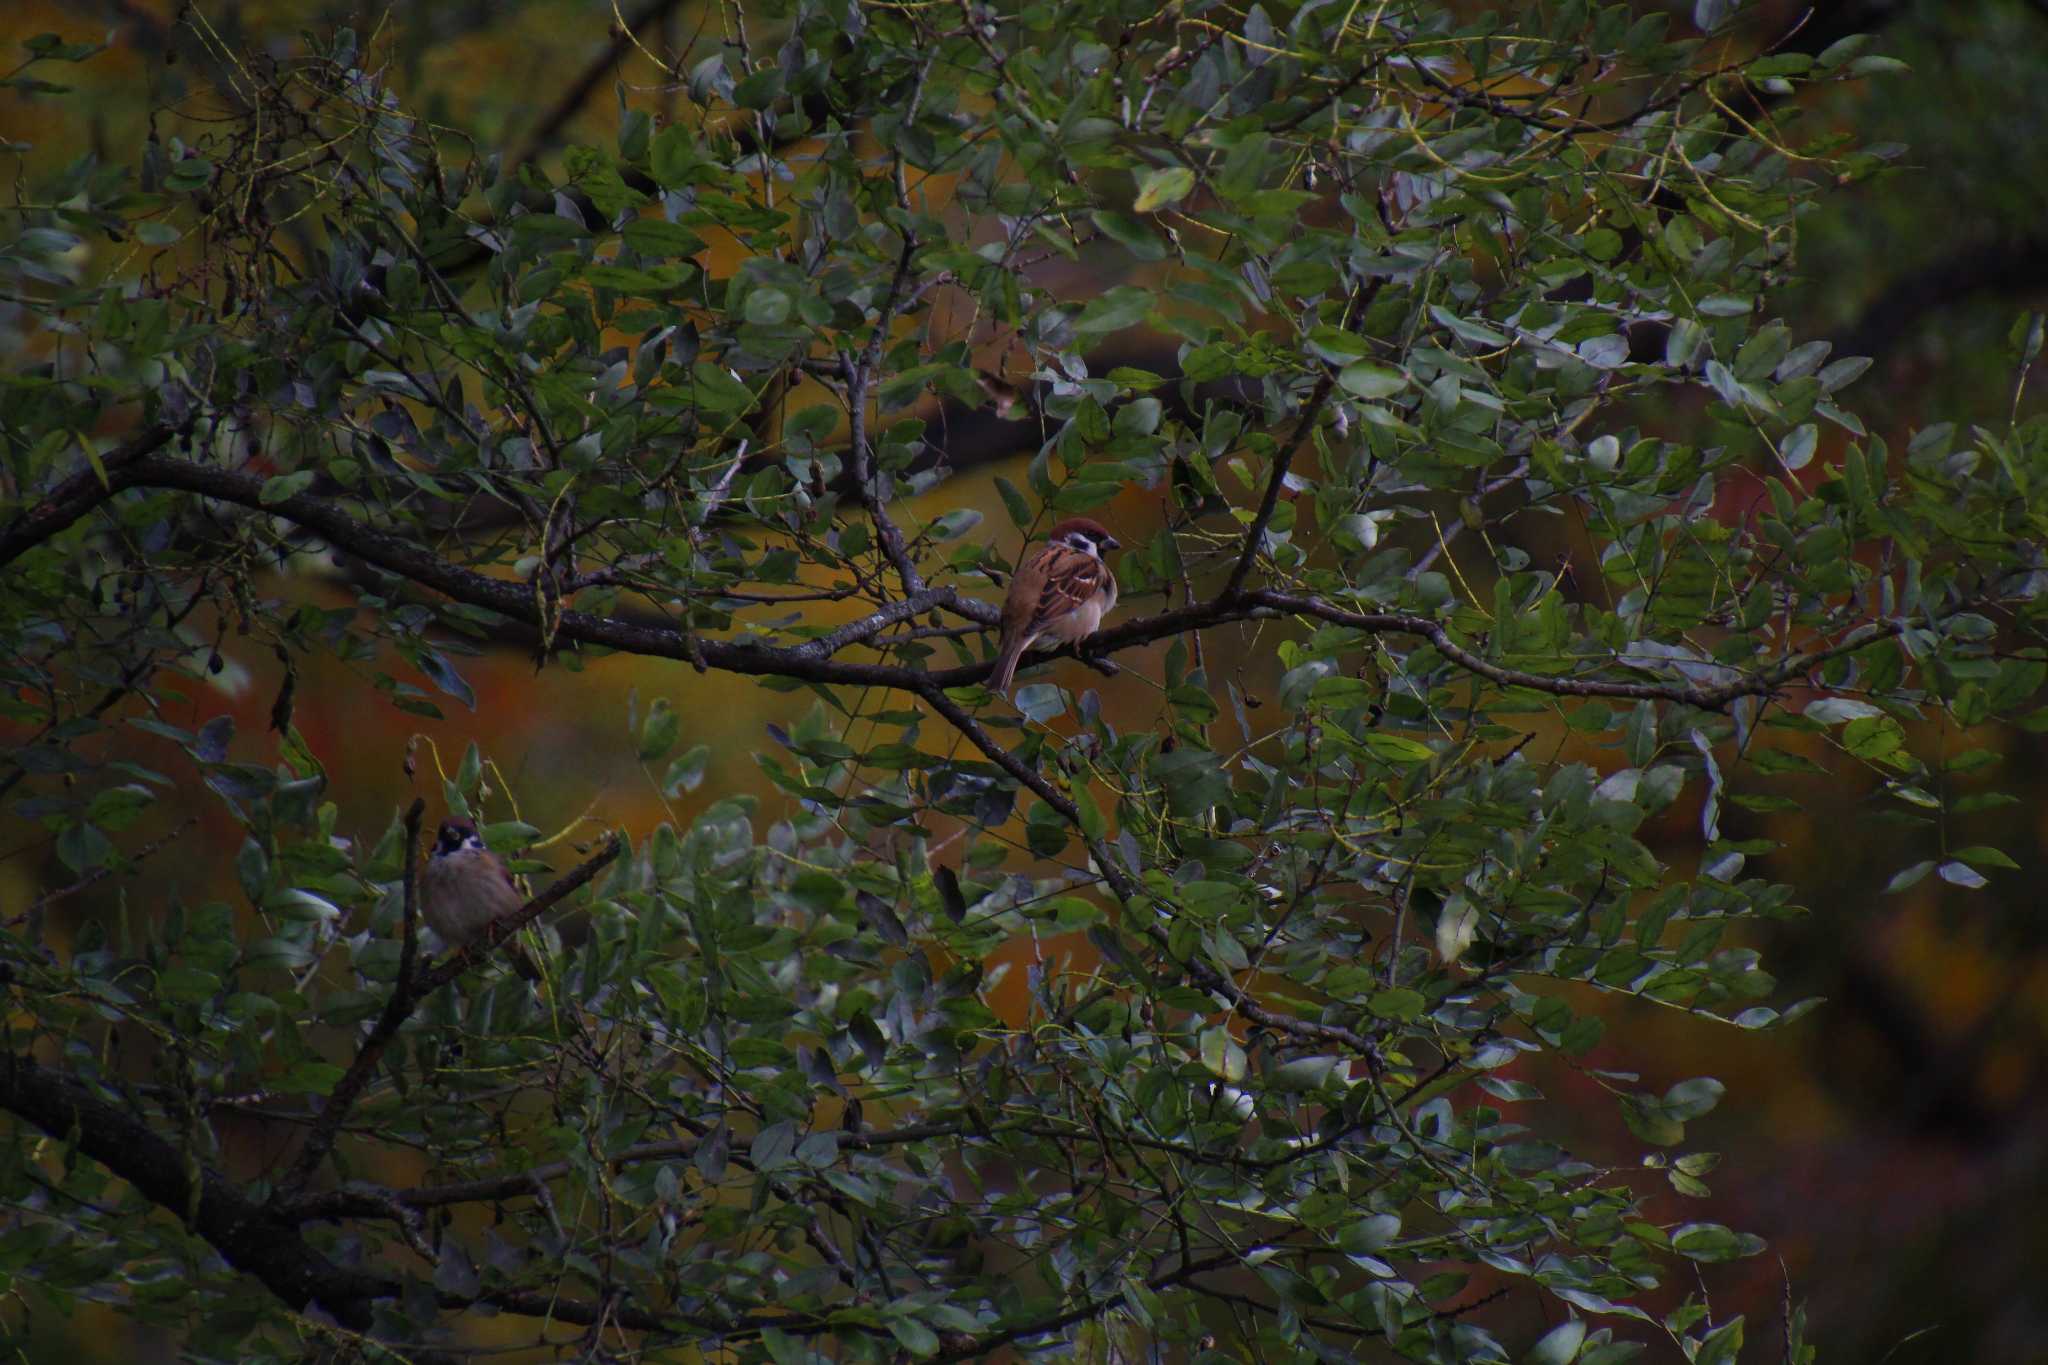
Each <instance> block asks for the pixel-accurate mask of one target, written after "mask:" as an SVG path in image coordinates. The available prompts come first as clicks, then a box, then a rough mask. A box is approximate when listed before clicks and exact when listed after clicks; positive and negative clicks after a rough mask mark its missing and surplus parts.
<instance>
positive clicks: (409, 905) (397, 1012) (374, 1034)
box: [271, 800, 625, 1208]
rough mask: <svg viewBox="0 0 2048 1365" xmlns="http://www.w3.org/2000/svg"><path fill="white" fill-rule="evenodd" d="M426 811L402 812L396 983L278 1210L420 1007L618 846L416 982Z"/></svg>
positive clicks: (323, 1154)
mask: <svg viewBox="0 0 2048 1365" xmlns="http://www.w3.org/2000/svg"><path fill="white" fill-rule="evenodd" d="M425 809H426V802H424V801H417V800H416V801H414V802H413V803H412V808H411V809H410V810H408V811H407V812H406V815H405V947H404V949H403V951H402V953H401V955H400V959H399V973H398V980H397V981H396V982H395V983H394V984H393V985H392V987H391V995H390V997H389V998H388V999H387V1000H386V1001H385V1002H384V1012H383V1013H382V1014H381V1015H379V1016H378V1018H377V1022H376V1024H375V1025H374V1026H372V1027H371V1029H370V1032H369V1034H368V1036H366V1037H365V1038H364V1039H363V1041H362V1044H361V1046H359V1047H358V1048H357V1049H356V1056H355V1060H354V1061H353V1062H351V1063H350V1064H349V1068H348V1071H347V1072H346V1073H345V1074H344V1075H343V1076H342V1078H341V1079H340V1080H339V1081H337V1082H335V1085H334V1089H333V1090H332V1091H330V1092H329V1093H328V1096H327V1103H326V1104H324V1105H322V1106H321V1108H320V1117H319V1119H318V1120H317V1121H316V1122H315V1123H314V1125H313V1130H312V1132H310V1133H309V1134H307V1136H306V1143H305V1146H303V1147H301V1148H300V1149H299V1156H298V1159H297V1161H295V1162H294V1163H293V1164H292V1168H291V1171H290V1172H289V1173H288V1174H287V1175H286V1176H285V1178H284V1179H283V1180H281V1181H280V1182H278V1186H277V1191H276V1193H275V1194H274V1195H272V1197H271V1203H272V1204H273V1205H274V1206H277V1207H280V1208H283V1207H288V1206H289V1205H291V1204H292V1203H293V1201H295V1200H296V1199H297V1197H298V1195H299V1193H300V1191H302V1190H303V1189H305V1187H306V1182H307V1181H308V1180H310V1179H311V1178H312V1175H313V1172H314V1171H315V1170H317V1169H318V1168H319V1166H320V1163H321V1162H322V1161H324V1160H326V1158H327V1155H328V1153H330V1152H332V1151H333V1150H334V1143H335V1139H336V1138H337V1137H338V1136H339V1134H340V1131H341V1125H342V1123H343V1122H344V1121H345V1120H346V1119H347V1118H348V1115H349V1111H350V1110H351V1109H353V1108H354V1107H355V1104H356V1101H357V1100H359V1099H361V1098H362V1093H363V1091H364V1089H365V1088H366V1087H367V1086H368V1085H369V1083H370V1079H371V1077H372V1076H373V1075H375V1073H376V1070H377V1063H378V1062H379V1061H381V1060H382V1059H383V1056H384V1050H385V1049H386V1048H387V1047H389V1046H390V1044H391V1040H392V1038H393V1037H395V1036H396V1035H397V1033H398V1030H399V1028H400V1027H401V1026H402V1025H403V1024H404V1023H405V1021H406V1020H407V1019H408V1018H409V1017H411V1015H412V1012H413V1010H414V1009H416V1008H417V1007H418V1006H419V1004H420V1002H421V1001H422V1000H425V999H426V998H427V997H428V996H430V995H432V994H433V993H434V992H435V991H438V990H440V989H441V988H442V987H444V986H446V985H447V984H448V983H449V982H451V981H453V980H455V979H456V978H457V977H459V976H461V975H462V974H463V973H464V972H466V971H468V970H469V969H470V968H471V967H473V966H475V965H476V964H477V963H479V962H482V961H483V960H484V959H485V958H488V957H489V956H490V955H491V954H492V953H494V952H496V951H497V949H498V947H499V945H500V944H502V943H504V941H505V940H506V939H508V938H510V937H512V935H514V934H516V933H518V932H519V930H521V929H523V928H524V927H526V926H527V925H528V924H531V923H532V922H533V921H534V920H536V919H538V918H540V916H541V915H543V914H545V913H546V912H547V910H548V909H549V907H551V906H553V905H555V904H556V903H557V902H559V901H561V900H563V899H564V898H565V897H567V896H569V895H571V894H573V893H574V892H576V891H577V890H579V889H580V888H582V887H583V886H584V885H586V884H587V883H588V882H589V881H590V879H591V878H593V877H595V876H596V875H597V874H598V873H599V872H600V871H602V870H603V869H604V868H605V867H606V865H608V864H609V863H610V862H611V861H612V860H613V859H615V858H617V857H618V856H619V853H620V851H621V850H622V849H624V847H625V844H624V843H623V842H622V841H621V840H620V839H619V838H618V836H616V835H614V836H612V838H610V839H609V840H608V841H606V843H605V846H604V847H603V848H601V849H599V850H598V851H597V853H596V854H594V855H593V856H591V857H590V858H587V859H585V860H584V861H583V862H581V863H579V864H578V865H577V866H576V867H575V868H574V869H572V870H571V871H569V872H567V873H565V874H564V875H563V876H561V877H558V878H556V879H555V881H554V883H553V884H552V885H550V886H549V887H548V889H547V890H545V891H543V892H541V893H540V894H539V895H538V896H535V897H534V898H533V899H532V900H529V901H528V902H527V903H526V904H525V905H523V906H521V907H520V908H519V909H517V910H515V911H513V912H512V913H511V914H509V915H503V916H500V917H499V918H497V919H495V920H493V921H491V923H490V925H489V926H488V927H487V928H486V929H485V930H484V932H483V933H481V934H478V935H477V936H476V937H475V938H473V939H471V940H470V941H469V942H468V943H467V944H465V945H464V946H463V947H462V948H460V949H459V950H457V951H456V952H453V953H450V954H449V955H448V956H447V957H445V958H443V959H442V960H441V961H440V963H438V964H437V965H435V966H433V967H430V968H428V969H427V970H426V971H424V972H422V973H420V974H419V975H418V976H417V977H415V976H414V975H413V972H412V964H413V959H414V955H415V952H416V941H415V938H414V920H415V917H416V916H417V913H418V876H419V870H418V863H419V833H420V815H421V813H422V812H423V811H424V810H425Z"/></svg>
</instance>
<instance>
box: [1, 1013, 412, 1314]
mask: <svg viewBox="0 0 2048 1365" xmlns="http://www.w3.org/2000/svg"><path fill="white" fill-rule="evenodd" d="M0 1108H5V1109H6V1110H8V1111H9V1112H10V1113H13V1114H15V1115H17V1116H19V1117H20V1118H23V1119H25V1120H27V1121H28V1122H30V1123H32V1124H34V1125H35V1126H36V1127H38V1128H40V1129H42V1130H43V1131H44V1132H46V1133H48V1134H49V1135H50V1136H51V1137H53V1138H55V1139H57V1140H58V1141H59V1142H63V1143H68V1144H72V1145H74V1146H75V1148H76V1150H78V1151H80V1152H83V1153H84V1154H85V1155H86V1156H89V1157H91V1158H92V1159H93V1160H94V1161H97V1162H99V1163H100V1164H101V1165H102V1166H105V1167H106V1168H107V1169H108V1170H110V1171H112V1172H113V1173H114V1174H115V1175H118V1176H119V1177H121V1179H123V1180H125V1181H127V1182H128V1183H129V1184H131V1185H133V1186H134V1187H135V1188H136V1190H137V1191H138V1192H140V1193H141V1194H142V1196H143V1197H144V1198H146V1199H148V1200H149V1201H150V1202H151V1203H153V1204H156V1205H157V1206H159V1207H160V1208H164V1209H167V1210H170V1211H171V1212H173V1213H176V1214H178V1215H179V1216H180V1217H181V1218H182V1219H183V1221H184V1223H185V1225H186V1226H187V1227H188V1228H190V1229H191V1230H192V1232H193V1233H195V1234H196V1235H198V1236H199V1237H202V1238H204V1239H205V1240H206V1242H207V1243H208V1244H209V1245H211V1246H212V1247H213V1248H214V1249H215V1250H216V1251H218V1252H219V1253H220V1254H221V1256H222V1258H223V1259H225V1260H226V1261H227V1263H228V1264H229V1265H231V1266H233V1267H234V1268H235V1269H237V1270H239V1271H242V1272H244V1273H245V1274H249V1275H252V1276H254V1277H255V1278H256V1279H258V1280H260V1281H261V1282H262V1283H263V1285H264V1287H265V1288H267V1289H268V1290H270V1292H271V1293H273V1294H275V1295H277V1297H278V1298H279V1299H281V1300H283V1301H284V1302H285V1303H288V1304H290V1305H291V1306H292V1307H293V1308H296V1309H299V1310H301V1311H304V1310H305V1309H307V1308H310V1307H311V1306H313V1305H314V1304H318V1305H319V1306H320V1307H322V1308H324V1309H326V1310H327V1311H328V1312H329V1313H332V1314H333V1315H334V1318H335V1320H336V1321H338V1322H340V1323H341V1324H342V1325H343V1326H344V1327H348V1328H350V1329H351V1330H354V1331H359V1332H360V1331H367V1330H368V1329H369V1327H370V1325H371V1315H370V1301H371V1300H372V1299H376V1298H384V1297H389V1296H390V1295H393V1294H395V1293H397V1292H398V1289H397V1286H396V1285H395V1284H393V1283H392V1282H390V1281H388V1280H384V1279H381V1278H379V1277H376V1276H372V1275H366V1274H363V1273H362V1272H360V1271H355V1270H348V1269H344V1268H343V1267H341V1266H339V1265H336V1264H335V1263H334V1262H332V1261H330V1260H328V1259H327V1258H326V1257H325V1256H323V1255H321V1254H320V1253H319V1252H318V1251H316V1250H315V1249H314V1248H313V1247H312V1246H310V1245H309V1244H308V1243H307V1242H306V1240H305V1238H304V1237H303V1236H302V1235H301V1233H300V1231H299V1228H298V1226H297V1225H296V1224H295V1223H294V1222H293V1221H292V1220H291V1219H289V1218H287V1217H285V1216H283V1215H282V1214H281V1213H280V1212H279V1211H277V1210H275V1209H272V1208H268V1207H266V1206H264V1205H262V1204H258V1203H257V1202H256V1201H254V1200H252V1199H250V1198H248V1197H247V1196H245V1195H244V1194H242V1192H241V1191H240V1190H238V1189H236V1188H235V1187H234V1186H232V1185H230V1184H229V1183H228V1182H227V1181H226V1180H225V1179H224V1178H223V1177H221V1176H220V1175H219V1174H218V1173H217V1172H215V1171H213V1170H211V1169H209V1168H207V1167H205V1166H202V1165H199V1164H198V1163H196V1162H191V1161H188V1157H187V1153H186V1152H184V1151H183V1150H181V1149H180V1148H179V1147H177V1146H176V1145H175V1144H173V1143H172V1142H170V1141H169V1140H167V1139H166V1138H164V1137H162V1136H160V1135H159V1134H158V1133H157V1132H156V1131H155V1130H154V1129H152V1128H151V1127H150V1126H149V1125H148V1124H146V1123H144V1122H143V1121H142V1120H141V1119H140V1118H138V1117H136V1116H135V1115H134V1114H132V1113H130V1112H129V1111H128V1110H126V1109H123V1108H120V1107H118V1106H116V1105H114V1104H111V1103H109V1102H107V1101H105V1100H103V1099H100V1098H99V1097H98V1096H96V1095H94V1094H92V1093H91V1091H89V1090H88V1089H87V1088H86V1086H84V1085H83V1084H82V1083H80V1082H79V1081H77V1080H75V1079H73V1078H72V1077H70V1076H67V1075H64V1074H62V1073H60V1072H57V1071H52V1070H50V1069H48V1068H46V1067H42V1066H39V1065H37V1064H36V1063H35V1062H34V1061H33V1060H31V1059H29V1058H27V1057H24V1056H20V1055H18V1054H15V1053H8V1054H7V1055H6V1060H5V1062H4V1063H0ZM194 1170H196V1171H197V1173H198V1178H199V1188H198V1189H197V1190H196V1191H195V1190H194V1189H193V1188H192V1184H191V1179H190V1176H189V1174H188V1172H190V1171H194Z"/></svg>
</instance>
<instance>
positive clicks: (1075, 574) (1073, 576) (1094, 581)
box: [1026, 544, 1109, 635]
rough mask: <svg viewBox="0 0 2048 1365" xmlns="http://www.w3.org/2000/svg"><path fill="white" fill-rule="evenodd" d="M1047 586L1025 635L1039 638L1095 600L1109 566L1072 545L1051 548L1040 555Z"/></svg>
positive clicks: (1034, 609)
mask: <svg viewBox="0 0 2048 1365" xmlns="http://www.w3.org/2000/svg"><path fill="white" fill-rule="evenodd" d="M1039 563H1040V564H1041V565H1043V566H1044V569H1045V582H1044V585H1043V586H1042V587H1040V588H1039V590H1038V601H1037V603H1036V604H1035V605H1034V606H1033V607H1032V610H1031V624H1030V625H1029V626H1028V627H1026V634H1030V635H1036V634H1038V633H1039V632H1040V631H1042V630H1044V629H1045V628H1046V627H1047V626H1049V625H1051V624H1052V623H1053V622H1054V621H1057V620H1059V618H1060V617H1062V616H1065V615H1068V614H1069V613H1071V612H1073V611H1075V610H1076V609H1077V608H1079V607H1080V605H1081V604H1082V603H1083V602H1086V601H1087V600H1088V599H1089V598H1091V597H1093V596H1095V594H1096V593H1097V592H1098V591H1100V590H1101V588H1102V585H1103V583H1104V581H1105V580H1107V579H1108V577H1109V566H1108V565H1106V564H1104V563H1103V562H1102V561H1101V560H1100V559H1098V558H1096V557H1095V556H1094V555H1091V554H1089V553H1087V552H1086V551H1083V550H1076V549H1075V548H1074V547H1072V546H1071V545H1058V544H1055V545H1048V546H1046V547H1045V549H1044V551H1042V552H1041V553H1040V555H1039Z"/></svg>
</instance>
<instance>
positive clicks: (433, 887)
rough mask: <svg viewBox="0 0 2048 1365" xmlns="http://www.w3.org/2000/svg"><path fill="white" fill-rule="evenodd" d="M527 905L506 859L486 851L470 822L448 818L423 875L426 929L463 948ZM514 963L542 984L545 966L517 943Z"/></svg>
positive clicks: (422, 906) (510, 946) (510, 947)
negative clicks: (507, 868) (492, 926)
mask: <svg viewBox="0 0 2048 1365" xmlns="http://www.w3.org/2000/svg"><path fill="white" fill-rule="evenodd" d="M524 904H526V897H525V896H523V895H521V894H520V891H519V888H518V887H517V886H514V885H513V884H512V874H511V872H509V871H508V870H506V867H505V860H504V859H502V858H500V857H499V856H498V855H497V854H495V853H493V852H491V851H490V850H489V849H487V848H485V847H484V841H483V839H482V838H481V837H480V836H479V835H478V834H477V832H476V826H475V825H472V824H470V823H469V821H467V820H453V819H450V820H443V821H442V822H441V832H440V834H439V835H437V836H436V837H435V840H434V850H433V852H432V853H429V854H428V855H427V865H426V867H424V868H423V869H421V871H420V911H421V913H422V914H424V915H425V916H426V920H427V927H428V928H430V929H432V930H433V931H434V932H435V933H436V934H439V935H440V936H441V941H442V942H443V943H445V944H447V945H448V946H449V947H450V948H461V947H464V946H465V945H467V944H468V943H469V941H470V940H471V939H473V938H475V937H476V936H477V935H478V934H481V933H483V932H484V930H485V929H487V928H489V927H490V925H491V921H493V920H495V919H498V918H499V917H501V916H504V915H509V914H511V913H512V912H513V911H514V910H517V909H518V908H519V907H520V906H522V905H524ZM505 948H506V950H507V951H509V952H510V953H511V955H512V965H513V967H514V968H516V969H517V970H518V972H519V974H520V975H521V976H523V977H525V978H526V979H527V980H528V981H538V980H540V968H539V967H536V966H535V965H534V963H533V959H532V958H530V957H528V956H527V955H526V950H525V949H523V948H521V947H520V946H519V945H518V944H517V943H507V944H506V945H505Z"/></svg>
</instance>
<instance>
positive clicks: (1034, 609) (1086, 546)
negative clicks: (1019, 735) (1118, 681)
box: [988, 517, 1117, 696]
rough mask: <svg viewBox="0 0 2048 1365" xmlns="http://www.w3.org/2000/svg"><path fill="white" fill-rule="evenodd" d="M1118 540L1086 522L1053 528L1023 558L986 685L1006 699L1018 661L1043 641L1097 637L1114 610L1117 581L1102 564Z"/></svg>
mask: <svg viewBox="0 0 2048 1365" xmlns="http://www.w3.org/2000/svg"><path fill="white" fill-rule="evenodd" d="M1116 548H1117V538H1116V537H1115V536H1113V535H1111V534H1110V533H1109V532H1107V531H1105V530H1103V529H1102V527H1101V526H1100V525H1098V524H1097V523H1095V522H1092V521H1090V520H1088V518H1086V517H1070V518H1068V519H1067V520H1065V521H1063V522H1061V523H1060V524H1059V525H1057V526H1055V527H1053V528H1052V531H1051V533H1050V534H1049V535H1048V536H1047V537H1046V541H1045V544H1043V545H1041V546H1039V547H1038V548H1037V549H1035V550H1033V551H1032V552H1031V553H1030V554H1028V555H1026V556H1025V557H1024V562H1023V563H1022V564H1021V565H1019V566H1018V568H1017V575H1016V577H1014V578H1012V579H1011V580H1010V594H1009V596H1008V597H1005V598H1004V599H1003V635H1002V640H1001V643H1000V644H999V645H998V646H997V649H996V671H995V672H994V673H991V674H990V675H989V680H988V685H989V686H990V687H992V688H994V689H995V690H996V691H998V692H1001V693H1002V694H1003V695H1005V696H1008V695H1009V692H1010V683H1011V681H1012V680H1013V679H1015V678H1016V676H1017V661H1018V660H1019V659H1021V658H1023V657H1024V651H1025V650H1027V649H1029V648H1031V646H1033V645H1034V644H1037V643H1038V642H1039V641H1041V640H1047V641H1051V642H1052V643H1054V644H1062V645H1070V644H1074V643H1076V642H1077V641H1080V640H1083V639H1086V638H1087V637H1088V636H1090V635H1093V634H1094V633H1095V628H1096V627H1097V626H1100V625H1101V624H1102V618H1103V617H1105V616H1107V615H1108V614H1109V612H1110V610H1111V609H1112V608H1114V607H1115V606H1116V578H1115V576H1114V575H1113V574H1111V573H1110V571H1109V565H1107V564H1105V563H1103V562H1102V552H1103V551H1104V550H1114V549H1116Z"/></svg>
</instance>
